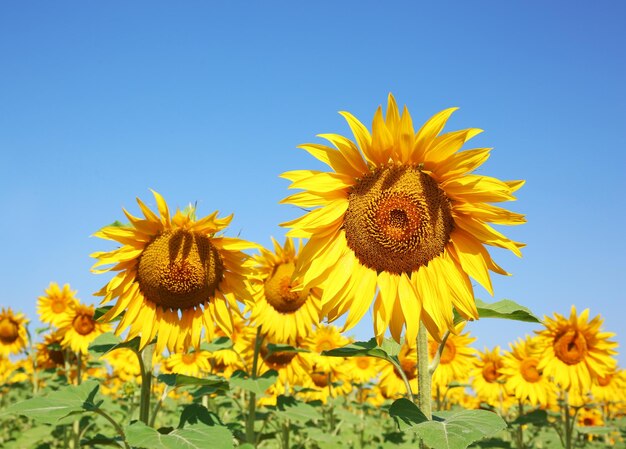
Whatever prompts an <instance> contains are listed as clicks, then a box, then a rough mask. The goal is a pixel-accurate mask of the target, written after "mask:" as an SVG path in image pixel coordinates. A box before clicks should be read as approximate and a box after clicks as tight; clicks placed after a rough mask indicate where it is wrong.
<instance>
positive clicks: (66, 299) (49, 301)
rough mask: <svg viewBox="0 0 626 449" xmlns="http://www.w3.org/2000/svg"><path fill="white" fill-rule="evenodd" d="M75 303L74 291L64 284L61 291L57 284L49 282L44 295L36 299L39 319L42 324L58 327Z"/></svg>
mask: <svg viewBox="0 0 626 449" xmlns="http://www.w3.org/2000/svg"><path fill="white" fill-rule="evenodd" d="M77 302H78V301H77V300H76V291H72V290H70V286H69V284H64V285H63V289H61V288H59V284H57V283H56V282H51V283H50V285H49V286H48V288H47V289H46V290H45V295H43V296H40V297H39V298H38V299H37V313H38V314H39V319H40V320H41V322H42V323H49V324H52V325H53V326H57V327H58V326H59V323H60V322H61V321H63V320H65V318H66V317H67V315H68V313H69V311H70V309H71V308H72V306H74V305H75V304H77Z"/></svg>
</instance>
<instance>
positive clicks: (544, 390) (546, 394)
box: [500, 336, 555, 408]
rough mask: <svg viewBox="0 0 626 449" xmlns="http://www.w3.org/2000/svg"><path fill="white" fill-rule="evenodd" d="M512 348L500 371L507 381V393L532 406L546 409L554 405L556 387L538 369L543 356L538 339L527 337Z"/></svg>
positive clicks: (506, 354) (504, 357)
mask: <svg viewBox="0 0 626 449" xmlns="http://www.w3.org/2000/svg"><path fill="white" fill-rule="evenodd" d="M510 346H511V351H510V352H505V353H504V356H503V366H502V369H501V370H500V371H501V372H502V374H503V375H504V378H505V379H506V388H507V391H509V392H510V393H511V394H513V395H515V397H516V398H517V399H519V400H521V401H528V402H530V404H532V405H541V406H542V407H544V408H545V407H548V405H549V404H552V403H554V398H555V392H554V391H553V390H554V387H553V385H552V384H551V383H550V381H549V380H548V378H547V377H546V376H544V374H543V372H542V371H541V370H540V369H539V368H538V366H539V360H540V357H541V355H540V354H539V352H538V342H537V338H536V337H535V338H531V337H528V336H527V337H526V339H525V340H522V339H519V340H518V341H517V342H516V343H514V344H511V345H510Z"/></svg>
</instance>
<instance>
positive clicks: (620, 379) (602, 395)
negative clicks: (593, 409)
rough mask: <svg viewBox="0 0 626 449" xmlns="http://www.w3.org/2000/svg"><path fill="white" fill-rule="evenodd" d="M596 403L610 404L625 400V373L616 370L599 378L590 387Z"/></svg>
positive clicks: (621, 370)
mask: <svg viewBox="0 0 626 449" xmlns="http://www.w3.org/2000/svg"><path fill="white" fill-rule="evenodd" d="M591 394H592V395H593V399H594V400H595V401H596V402H601V403H604V404H612V403H615V402H619V401H624V400H626V371H624V370H623V369H619V368H616V369H615V370H614V371H611V372H610V373H609V374H607V375H606V376H599V377H598V378H597V379H596V382H595V383H594V385H593V386H592V387H591Z"/></svg>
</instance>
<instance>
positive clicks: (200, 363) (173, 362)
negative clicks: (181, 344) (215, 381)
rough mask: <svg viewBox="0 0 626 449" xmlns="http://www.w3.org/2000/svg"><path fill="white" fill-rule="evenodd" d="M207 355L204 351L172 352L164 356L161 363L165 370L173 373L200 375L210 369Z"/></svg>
mask: <svg viewBox="0 0 626 449" xmlns="http://www.w3.org/2000/svg"><path fill="white" fill-rule="evenodd" d="M209 355H210V354H209V353H208V352H206V351H193V352H187V353H174V354H171V355H170V356H169V357H168V358H166V359H165V360H164V361H163V364H164V366H165V369H166V370H168V371H171V372H173V373H177V374H184V375H186V376H193V377H201V376H202V375H203V374H206V373H208V372H209V371H210V370H211V365H210V364H209Z"/></svg>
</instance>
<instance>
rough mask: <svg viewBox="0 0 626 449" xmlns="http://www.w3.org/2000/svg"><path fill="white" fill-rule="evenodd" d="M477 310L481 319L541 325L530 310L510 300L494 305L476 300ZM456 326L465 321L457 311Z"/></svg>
mask: <svg viewBox="0 0 626 449" xmlns="http://www.w3.org/2000/svg"><path fill="white" fill-rule="evenodd" d="M476 309H478V316H479V317H480V318H501V319H505V320H514V321H524V322H527V323H541V320H539V318H537V317H536V316H535V315H534V314H533V313H532V312H531V311H530V309H529V308H527V307H524V306H521V305H519V304H517V303H516V302H515V301H511V300H510V299H503V300H501V301H497V302H494V303H491V304H489V303H486V302H484V301H481V300H480V299H478V298H477V299H476ZM454 314H455V318H454V322H455V324H458V323H460V322H461V321H464V318H463V317H461V316H460V315H459V314H458V313H457V312H456V310H455V311H454Z"/></svg>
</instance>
